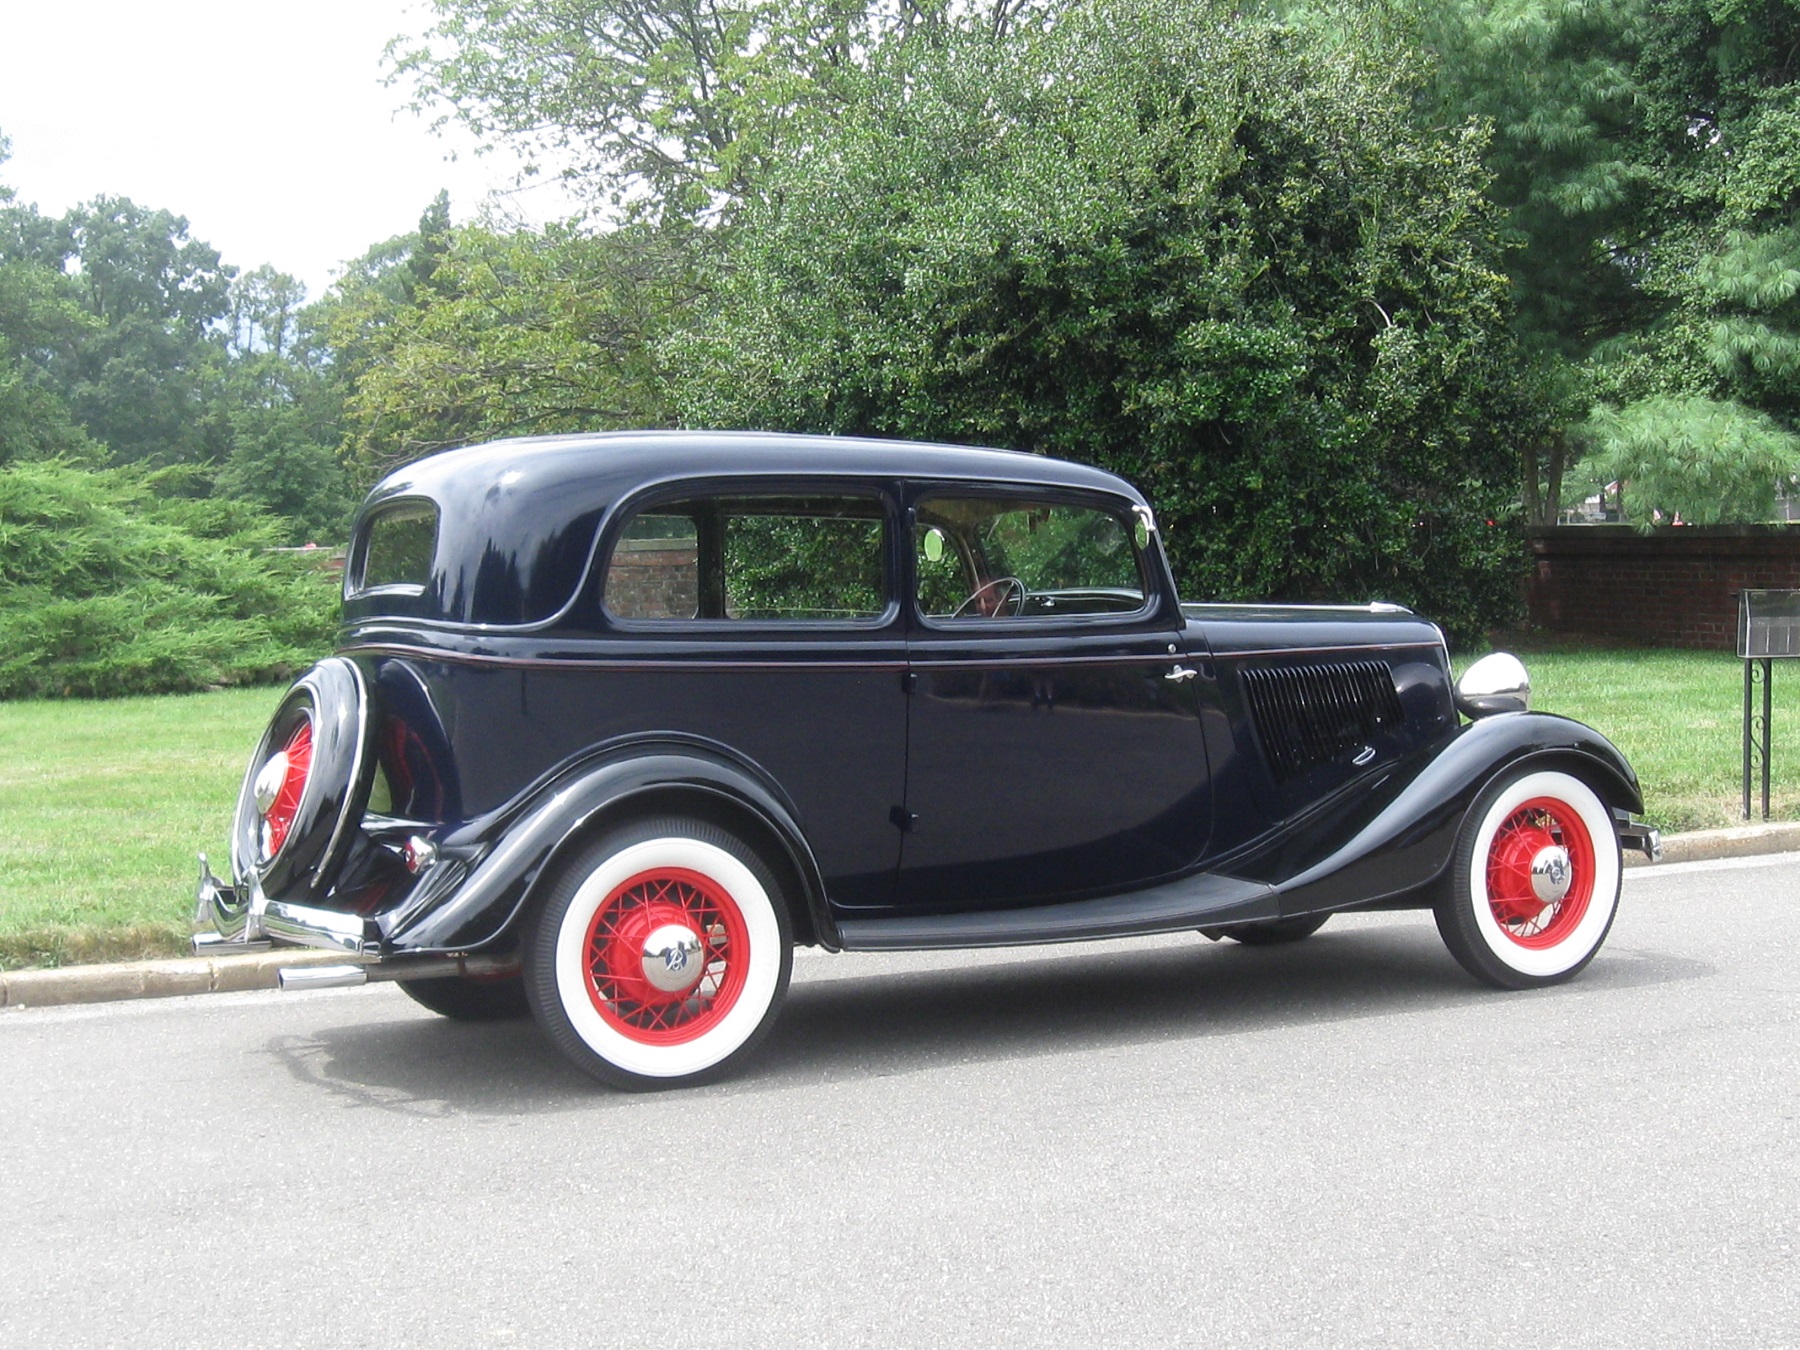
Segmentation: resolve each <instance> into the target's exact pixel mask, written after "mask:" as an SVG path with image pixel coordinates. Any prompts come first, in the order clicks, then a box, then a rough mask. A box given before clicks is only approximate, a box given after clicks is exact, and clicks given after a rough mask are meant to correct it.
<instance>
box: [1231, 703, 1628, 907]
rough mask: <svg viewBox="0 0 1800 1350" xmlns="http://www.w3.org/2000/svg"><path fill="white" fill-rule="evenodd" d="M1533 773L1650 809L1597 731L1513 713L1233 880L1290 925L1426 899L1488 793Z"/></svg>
mask: <svg viewBox="0 0 1800 1350" xmlns="http://www.w3.org/2000/svg"><path fill="white" fill-rule="evenodd" d="M1527 766H1533V767H1544V768H1548V767H1552V766H1554V767H1560V768H1563V769H1566V770H1568V771H1569V772H1572V773H1574V774H1575V775H1576V776H1578V777H1580V778H1582V779H1583V780H1585V781H1586V782H1587V783H1588V784H1589V785H1590V786H1592V787H1593V788H1594V790H1595V791H1596V792H1597V793H1599V795H1600V797H1601V799H1602V800H1604V801H1605V802H1606V803H1607V804H1608V805H1609V806H1610V807H1611V808H1612V809H1613V810H1615V811H1626V812H1632V813H1637V812H1641V811H1642V810H1643V809H1644V801H1643V795H1642V793H1641V792H1640V791H1639V789H1638V782H1637V775H1636V774H1635V773H1633V772H1632V769H1631V765H1630V764H1628V763H1627V762H1626V760H1625V756H1624V755H1622V754H1620V753H1619V750H1618V748H1617V747H1616V746H1614V745H1613V743H1612V742H1611V741H1609V740H1607V739H1606V737H1604V736H1602V735H1601V734H1600V733H1599V732H1597V731H1595V730H1594V729H1593V728H1592V727H1588V726H1584V725H1582V724H1581V723H1580V722H1575V721H1572V720H1570V719H1569V718H1566V717H1557V716H1554V715H1551V714H1548V713H1508V714H1503V715H1500V716H1496V717H1487V718H1483V719H1481V720H1480V721H1477V722H1473V723H1470V724H1469V725H1467V726H1464V727H1460V728H1458V729H1457V730H1456V731H1455V732H1454V733H1452V734H1451V735H1450V736H1449V737H1447V738H1446V739H1444V740H1442V741H1439V742H1437V743H1436V744H1435V745H1433V746H1431V747H1429V748H1428V749H1427V750H1425V751H1423V752H1421V754H1419V755H1418V756H1415V757H1414V758H1413V759H1412V760H1410V761H1407V762H1405V763H1403V764H1400V765H1396V766H1395V767H1394V768H1393V769H1392V770H1390V771H1389V772H1388V773H1386V774H1385V775H1382V776H1380V778H1379V780H1378V781H1372V782H1363V783H1358V784H1355V785H1353V787H1352V788H1351V789H1350V790H1349V791H1347V792H1345V793H1342V794H1339V796H1338V797H1337V798H1335V799H1334V800H1333V801H1332V802H1331V803H1328V804H1327V805H1326V806H1325V807H1323V808H1321V810H1320V811H1318V812H1316V813H1314V816H1313V817H1312V818H1310V819H1308V820H1307V821H1305V822H1301V823H1300V824H1299V827H1298V829H1297V830H1294V831H1289V832H1285V833H1286V837H1285V838H1284V839H1283V841H1281V843H1279V844H1278V845H1276V846H1272V847H1270V848H1267V849H1265V850H1263V851H1262V852H1261V853H1260V854H1259V856H1258V857H1257V858H1256V859H1255V860H1254V861H1253V862H1252V863H1251V864H1250V866H1248V867H1247V868H1245V869H1243V870H1242V871H1241V872H1240V869H1237V868H1233V869H1232V870H1233V871H1234V872H1240V874H1243V875H1249V876H1251V877H1253V878H1254V879H1257V880H1264V881H1267V882H1269V883H1270V884H1271V885H1273V886H1274V887H1275V888H1276V889H1277V890H1278V891H1279V892H1280V894H1281V912H1282V913H1283V914H1284V915H1286V914H1305V913H1313V912H1317V911H1319V910H1326V909H1335V908H1339V907H1342V906H1346V905H1349V904H1352V903H1353V902H1356V901H1372V900H1382V899H1387V898H1390V897H1393V896H1397V895H1402V894H1405V893H1406V892H1409V891H1415V890H1418V889H1419V888H1421V887H1423V886H1427V885H1429V884H1430V883H1431V882H1433V881H1435V880H1436V879H1437V878H1438V877H1439V876H1440V875H1442V873H1443V871H1444V869H1445V868H1446V867H1447V866H1448V865H1449V862H1450V856H1451V852H1452V850H1453V849H1454V848H1455V847H1456V835H1457V831H1458V829H1459V828H1460V827H1461V825H1462V821H1463V817H1464V815H1466V814H1467V812H1468V810H1469V807H1470V806H1471V805H1472V804H1473V803H1474V800H1475V798H1476V797H1477V796H1478V795H1480V793H1481V791H1482V789H1483V788H1485V787H1486V786H1487V785H1488V784H1489V783H1490V782H1492V781H1493V780H1494V778H1495V777H1496V776H1497V775H1499V774H1501V773H1504V772H1509V771H1516V770H1519V769H1522V768H1525V767H1527ZM1302 841H1304V842H1302Z"/></svg>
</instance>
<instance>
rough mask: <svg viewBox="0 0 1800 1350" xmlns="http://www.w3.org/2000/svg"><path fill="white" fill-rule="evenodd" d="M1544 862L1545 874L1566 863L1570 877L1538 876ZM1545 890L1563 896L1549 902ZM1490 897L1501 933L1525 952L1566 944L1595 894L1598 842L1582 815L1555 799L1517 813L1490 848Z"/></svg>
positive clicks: (1535, 800) (1531, 803) (1536, 801)
mask: <svg viewBox="0 0 1800 1350" xmlns="http://www.w3.org/2000/svg"><path fill="white" fill-rule="evenodd" d="M1558 850H1560V853H1559V852H1558ZM1540 860H1548V862H1547V863H1546V864H1545V867H1546V868H1548V867H1551V866H1554V865H1555V864H1557V863H1558V862H1559V861H1560V862H1562V863H1563V864H1564V866H1566V870H1567V876H1566V877H1564V876H1558V877H1556V878H1555V879H1554V880H1550V879H1549V878H1548V877H1547V876H1534V875H1533V872H1532V867H1533V864H1534V863H1538V862H1539V861H1540ZM1565 887H1566V889H1565ZM1540 890H1547V891H1550V892H1552V893H1554V892H1556V891H1559V890H1560V891H1561V894H1560V896H1559V897H1557V898H1546V896H1545V895H1544V894H1542V893H1540ZM1487 891H1488V905H1489V906H1490V907H1491V908H1492V909H1493V912H1494V921H1495V922H1496V923H1498V924H1499V925H1500V931H1501V932H1502V933H1504V934H1506V936H1507V937H1509V938H1511V939H1512V940H1513V941H1514V942H1516V943H1518V944H1519V945H1520V946H1521V947H1530V948H1535V949H1538V950H1542V949H1544V948H1548V947H1554V946H1556V945H1557V944H1558V943H1559V942H1563V941H1566V940H1567V939H1568V937H1569V935H1570V934H1571V933H1573V932H1574V931H1575V930H1576V929H1577V928H1579V927H1580V925H1581V920H1582V918H1583V917H1584V916H1585V915H1586V914H1587V908H1588V900H1589V899H1590V898H1591V897H1592V896H1593V893H1594V840H1593V837H1592V836H1591V835H1590V834H1589V833H1588V829H1587V826H1586V824H1584V823H1583V821H1582V819H1581V817H1580V815H1578V814H1577V813H1576V812H1575V810H1574V809H1573V808H1572V807H1570V805H1569V804H1568V803H1567V802H1563V801H1557V800H1555V799H1554V798H1550V797H1534V798H1533V799H1532V800H1530V801H1528V802H1526V803H1525V804H1524V805H1523V806H1521V807H1519V808H1518V809H1517V810H1515V811H1514V812H1513V813H1512V814H1511V815H1509V816H1508V817H1507V818H1506V819H1505V820H1504V821H1503V822H1501V824H1500V828H1499V829H1497V830H1495V831H1494V839H1493V842H1492V843H1490V844H1489V845H1488V863H1487Z"/></svg>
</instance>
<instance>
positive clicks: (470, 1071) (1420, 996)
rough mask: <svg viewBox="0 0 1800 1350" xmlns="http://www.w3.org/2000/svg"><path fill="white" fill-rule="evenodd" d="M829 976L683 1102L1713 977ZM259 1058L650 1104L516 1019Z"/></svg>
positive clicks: (1043, 961)
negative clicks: (728, 1071)
mask: <svg viewBox="0 0 1800 1350" xmlns="http://www.w3.org/2000/svg"><path fill="white" fill-rule="evenodd" d="M849 959H850V960H856V959H858V958H849ZM833 964H834V963H833V961H832V958H829V957H823V956H819V957H808V958H806V959H805V966H804V968H803V970H802V972H801V974H800V976H799V977H798V978H797V979H796V981H795V984H794V987H793V990H792V992H791V994H790V996H789V998H788V1001H787V1004H786V1007H785V1008H784V1010H783V1012H782V1014H781V1017H780V1020H779V1021H778V1022H777V1023H776V1025H775V1027H774V1029H773V1031H772V1034H771V1035H770V1037H769V1039H768V1041H767V1042H766V1043H765V1045H764V1046H763V1047H762V1048H761V1050H760V1051H759V1052H758V1054H757V1055H756V1056H755V1058H754V1060H753V1061H751V1062H749V1063H747V1064H745V1065H744V1067H743V1069H742V1071H741V1072H739V1073H738V1074H736V1075H735V1076H734V1077H732V1078H731V1079H729V1080H727V1081H726V1082H723V1083H720V1084H717V1085H715V1086H712V1087H707V1088H699V1089H692V1090H691V1091H693V1092H698V1093H703V1094H706V1095H708V1096H711V1095H714V1094H736V1093H744V1092H763V1091H770V1090H792V1089H793V1088H795V1087H797V1086H804V1085H806V1084H811V1083H818V1082H822V1081H831V1082H838V1083H841V1082H845V1081H854V1080H856V1079H860V1078H873V1077H890V1076H893V1075H896V1074H906V1073H922V1072H931V1071H934V1070H941V1069H944V1068H947V1067H953V1066H962V1065H968V1064H971V1063H981V1062H990V1061H1006V1060H1018V1059H1026V1058H1031V1057H1034V1056H1039V1055H1050V1054H1065V1053H1069V1052H1071V1051H1080V1050H1086V1049H1096V1048H1105V1047H1124V1046H1130V1045H1135V1044H1141V1043H1146V1042H1155V1041H1190V1040H1195V1039H1198V1038H1208V1037H1220V1036H1235V1035H1244V1034H1250V1033H1262V1032H1270V1031H1279V1030H1283V1029H1293V1028H1298V1029H1305V1028H1319V1027H1324V1026H1327V1025H1330V1024H1335V1023H1340V1022H1344V1021H1349V1020H1354V1019H1360V1018H1369V1017H1385V1016H1394V1015H1414V1014H1423V1013H1431V1012H1434V1011H1439V1010H1443V1009H1448V1008H1454V1007H1459V1006H1465V1005H1469V1004H1472V1003H1478V1002H1484V1001H1485V1002H1489V1003H1494V1004H1498V1003H1500V1002H1502V1001H1504V1000H1509V999H1521V998H1524V999H1571V998H1590V997H1593V996H1595V995H1600V994H1605V993H1607V992H1618V991H1624V990H1628V989H1631V988H1635V987H1642V986H1646V985H1659V984H1666V983H1670V982H1673V981H1680V980H1689V979H1696V978H1701V977H1704V976H1705V975H1707V974H1710V973H1711V972H1712V967H1711V966H1709V965H1707V964H1705V963H1703V962H1699V961H1694V960H1691V959H1688V958H1685V957H1679V956H1676V955H1674V954H1672V953H1669V952H1664V951H1629V950H1624V951H1622V950H1618V949H1612V948H1609V949H1607V950H1606V951H1604V952H1603V953H1602V955H1601V957H1600V958H1599V959H1598V960H1597V961H1596V962H1595V964H1594V965H1592V966H1590V967H1589V968H1588V969H1587V970H1586V971H1584V972H1583V973H1582V975H1581V976H1580V977H1579V978H1578V979H1577V980H1575V981H1574V982H1572V983H1570V984H1566V985H1558V986H1555V987H1553V988H1550V989H1544V990H1538V991H1534V992H1531V993H1526V994H1509V993H1502V992H1500V991H1496V990H1490V989H1487V988H1484V987H1483V986H1481V985H1478V984H1476V983H1475V982H1474V981H1473V980H1471V979H1470V978H1469V977H1468V976H1466V975H1465V974H1463V972H1462V971H1461V969H1460V968H1458V967H1457V966H1456V965H1455V964H1454V963H1453V962H1452V961H1451V960H1450V958H1449V956H1448V955H1447V954H1446V953H1445V952H1444V949H1443V946H1442V944H1441V943H1439V941H1438V938H1437V933H1436V930H1435V929H1434V928H1433V926H1432V925H1431V923H1430V921H1429V919H1426V920H1424V921H1423V922H1421V923H1418V924H1410V925H1402V924H1392V923H1389V924H1384V925H1382V926H1380V927H1378V928H1377V927H1364V928H1359V927H1357V926H1356V925H1355V924H1354V922H1352V923H1350V924H1345V925H1344V926H1343V927H1342V928H1340V929H1337V930H1333V929H1329V928H1328V929H1327V930H1325V931H1324V932H1323V933H1321V934H1319V935H1318V936H1317V937H1314V938H1310V939H1308V940H1307V941H1305V942H1303V943H1298V944H1295V945H1292V946H1287V947H1275V948H1248V947H1240V946H1238V945H1237V944H1235V943H1231V942H1223V943H1219V944H1217V945H1213V944H1210V943H1206V942H1204V940H1202V939H1199V938H1196V939H1195V941H1194V943H1193V944H1181V945H1173V946H1162V947H1155V948H1149V949H1146V948H1142V947H1137V948H1127V949H1119V948H1112V949H1107V950H1095V949H1085V950H1080V951H1076V950H1066V951H1056V952H1046V953H1043V954H1041V955H1038V954H1033V955H1030V956H1024V957H1021V956H1020V955H1019V954H1012V955H1010V956H1009V957H1006V958H996V959H993V960H989V961H985V962H983V961H976V962H973V963H968V962H958V963H957V964H954V965H948V966H942V967H927V968H921V969H912V970H908V971H904V972H901V973H881V974H870V975H867V976H859V975H857V974H855V973H854V971H853V969H850V970H848V971H847V973H840V972H838V971H834V970H833V969H832V966H833ZM1494 1011H1495V1012H1496V1014H1498V1013H1499V1011H1500V1009H1499V1008H1497V1007H1496V1008H1495V1010H1494ZM269 1050H270V1052H271V1054H273V1055H274V1056H275V1057H276V1058H277V1059H278V1060H279V1061H280V1062H281V1063H282V1064H283V1065H284V1066H285V1067H286V1068H287V1069H288V1070H289V1072H291V1073H293V1074H294V1075H295V1076H296V1077H298V1078H300V1079H301V1080H303V1081H305V1082H307V1083H310V1084H312V1085H315V1086H317V1087H320V1088H323V1089H326V1090H328V1091H330V1092H332V1093H334V1094H338V1095H341V1096H345V1097H347V1098H350V1099H352V1100H354V1101H355V1102H357V1103H358V1104H361V1105H365V1106H371V1107H376V1108H378V1109H382V1110H387V1111H399V1112H404V1113H406V1114H410V1115H422V1116H442V1115H455V1114H463V1113H473V1114H481V1115H488V1114H497V1115H519V1114H533V1113H536V1112H541V1111H558V1110H567V1109H575V1108H579V1109H588V1110H591V1109H597V1108H605V1107H608V1106H612V1107H625V1106H628V1105H629V1104H631V1103H634V1102H643V1101H646V1100H656V1098H649V1099H646V1098H644V1097H641V1096H638V1095H635V1094H630V1093H618V1092H611V1091H608V1090H607V1089H605V1088H603V1087H600V1086H599V1085H597V1084H595V1083H593V1082H591V1081H590V1080H589V1079H587V1078H586V1077H584V1076H583V1075H582V1074H581V1073H579V1072H578V1071H577V1070H576V1069H574V1068H573V1067H571V1066H570V1065H568V1064H567V1063H566V1062H564V1061H563V1060H562V1058H561V1057H560V1056H559V1055H557V1054H556V1052H555V1051H554V1050H553V1049H551V1047H550V1046H549V1045H548V1043H547V1042H545V1041H544V1039H543V1038H542V1037H541V1036H540V1035H539V1034H538V1033H537V1030H536V1028H535V1027H534V1026H532V1025H531V1023H529V1022H505V1023H487V1024H482V1023H457V1022H452V1021H448V1020H446V1019H442V1018H437V1017H430V1016H408V1015H405V1014H401V1015H398V1016H396V1017H393V1018H390V1019H387V1020H384V1021H380V1022H372V1023H363V1024H358V1025H348V1026H334V1027H328V1028H323V1029H320V1030H317V1031H314V1032H312V1033H310V1034H296V1035H290V1036H281V1037H277V1038H275V1040H274V1041H272V1042H271V1043H270V1046H269ZM661 1100H665V1101H666V1100H668V1098H666V1097H664V1098H662V1099H661Z"/></svg>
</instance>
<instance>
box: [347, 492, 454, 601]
mask: <svg viewBox="0 0 1800 1350" xmlns="http://www.w3.org/2000/svg"><path fill="white" fill-rule="evenodd" d="M437 531H438V512H437V507H436V506H434V505H432V504H431V503H430V502H402V503H400V504H399V505H397V506H390V507H387V508H385V509H383V510H382V511H381V512H380V513H379V514H377V515H375V516H373V517H372V518H371V519H370V521H369V525H368V531H367V533H366V534H365V535H364V538H363V547H362V561H361V564H360V566H359V567H358V569H357V575H356V580H355V585H354V586H353V588H352V589H354V590H357V591H372V590H378V589H380V588H381V587H384V586H404V587H409V588H412V589H415V590H423V589H424V588H425V586H426V584H427V583H428V582H429V581H430V580H431V563H432V559H433V557H435V556H436V553H437Z"/></svg>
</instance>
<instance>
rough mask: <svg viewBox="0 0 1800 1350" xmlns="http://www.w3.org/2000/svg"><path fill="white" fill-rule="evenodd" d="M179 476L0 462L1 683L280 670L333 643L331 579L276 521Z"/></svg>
mask: <svg viewBox="0 0 1800 1350" xmlns="http://www.w3.org/2000/svg"><path fill="white" fill-rule="evenodd" d="M183 486H184V484H183V482H182V480H181V479H180V478H179V476H177V475H171V474H170V473H167V472H165V473H163V474H160V475H159V474H154V473H148V472H144V471H141V470H126V469H114V470H103V471H89V470H84V469H79V468H76V467H75V466H73V465H71V464H68V463H64V462H60V461H47V462H37V463H19V464H13V465H9V466H7V467H5V468H3V469H0V698H29V697H62V696H77V697H108V696H114V695H121V694H153V693H173V692H178V691H184V690H194V689H208V688H215V687H218V686H221V685H231V684H252V683H259V682H267V681H272V680H279V679H283V678H285V677H287V676H288V675H291V674H292V673H293V672H294V671H296V670H297V669H299V668H301V667H303V666H305V665H307V664H309V663H311V662H312V661H313V660H315V659H316V658H317V657H318V656H319V655H320V654H321V653H322V652H324V651H325V650H327V649H329V647H330V645H331V641H332V635H333V631H334V628H335V625H336V609H337V586H336V579H335V578H334V577H332V576H331V575H329V574H328V573H327V572H325V571H324V570H323V569H322V568H320V567H318V566H316V565H314V564H313V563H312V562H310V561H308V560H305V559H300V558H296V557H294V556H293V555H289V554H278V553H274V552H271V551H270V550H271V547H272V546H273V545H275V544H276V543H278V542H279V541H280V528H281V527H280V524H279V522H277V521H275V520H274V519H273V518H272V517H270V516H268V515H266V514H264V513H263V512H261V511H259V510H257V509H255V508H253V507H250V506H248V505H246V504H244V503H241V502H232V501H221V500H217V499H192V498H184V497H181V496H179V495H174V494H176V493H179V492H180V491H181V490H182V488H183Z"/></svg>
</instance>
